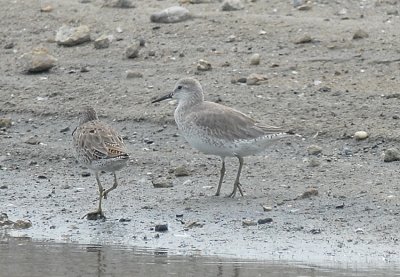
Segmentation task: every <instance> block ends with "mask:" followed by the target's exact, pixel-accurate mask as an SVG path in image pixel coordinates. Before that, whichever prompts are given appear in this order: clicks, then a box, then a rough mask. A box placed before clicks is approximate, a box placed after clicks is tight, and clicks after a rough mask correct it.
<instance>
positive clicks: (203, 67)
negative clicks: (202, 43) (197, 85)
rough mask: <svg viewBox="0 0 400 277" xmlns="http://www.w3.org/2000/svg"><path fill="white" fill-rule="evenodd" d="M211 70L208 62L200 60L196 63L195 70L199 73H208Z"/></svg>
mask: <svg viewBox="0 0 400 277" xmlns="http://www.w3.org/2000/svg"><path fill="white" fill-rule="evenodd" d="M211 69H212V67H211V63H209V62H208V61H206V60H202V59H201V60H199V61H198V62H197V70H199V71H208V70H211Z"/></svg>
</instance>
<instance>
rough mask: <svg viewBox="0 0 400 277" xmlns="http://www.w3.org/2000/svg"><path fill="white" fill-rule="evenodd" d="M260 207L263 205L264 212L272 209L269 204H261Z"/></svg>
mask: <svg viewBox="0 0 400 277" xmlns="http://www.w3.org/2000/svg"><path fill="white" fill-rule="evenodd" d="M262 207H263V211H264V212H270V211H272V207H270V206H266V205H263V206H262Z"/></svg>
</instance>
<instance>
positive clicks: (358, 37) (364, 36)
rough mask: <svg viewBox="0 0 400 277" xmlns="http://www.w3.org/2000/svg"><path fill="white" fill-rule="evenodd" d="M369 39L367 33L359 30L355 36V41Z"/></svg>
mask: <svg viewBox="0 0 400 277" xmlns="http://www.w3.org/2000/svg"><path fill="white" fill-rule="evenodd" d="M367 37H369V35H368V34H367V32H365V31H363V30H361V29H358V30H357V31H356V32H355V33H354V35H353V39H363V38H367Z"/></svg>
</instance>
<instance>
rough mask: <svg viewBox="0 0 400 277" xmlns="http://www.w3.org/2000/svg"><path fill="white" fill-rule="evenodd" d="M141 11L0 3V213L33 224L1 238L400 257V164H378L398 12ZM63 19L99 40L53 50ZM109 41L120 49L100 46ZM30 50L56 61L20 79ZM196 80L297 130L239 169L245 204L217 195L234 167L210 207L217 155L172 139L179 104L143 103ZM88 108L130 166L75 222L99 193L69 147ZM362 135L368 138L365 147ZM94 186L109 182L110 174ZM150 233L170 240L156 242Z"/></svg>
mask: <svg viewBox="0 0 400 277" xmlns="http://www.w3.org/2000/svg"><path fill="white" fill-rule="evenodd" d="M191 2H204V3H199V4H193V3H191ZM134 5H135V7H133V8H116V7H108V6H106V5H104V2H103V1H99V0H92V1H72V0H71V1H22V0H21V1H3V3H2V8H1V10H0V16H1V18H2V24H1V26H0V34H1V36H0V57H1V59H0V72H1V74H0V97H1V101H0V117H1V118H8V119H11V121H12V125H11V126H8V125H7V124H5V125H4V126H3V127H1V131H0V149H1V151H0V168H1V170H0V178H1V184H0V188H1V189H0V212H2V213H6V214H7V215H8V218H9V219H10V220H12V221H16V220H25V221H28V220H29V221H30V222H31V224H32V226H31V227H30V228H27V229H18V230H17V229H14V228H5V227H4V226H3V227H1V228H2V229H3V230H5V232H6V233H7V235H8V236H28V237H31V238H33V239H35V240H52V241H56V242H72V243H81V244H85V243H100V244H116V245H128V246H140V247H143V246H144V247H151V248H166V249H170V251H172V252H174V253H178V254H193V253H197V254H202V255H220V256H224V257H237V258H249V259H260V260H264V259H265V260H271V259H272V260H275V259H284V260H302V261H304V260H305V261H315V262H318V261H337V262H345V263H352V262H354V263H373V264H382V263H388V262H389V263H399V262H400V253H399V238H400V236H399V231H398V230H399V229H400V220H399V218H400V215H399V212H400V200H399V197H400V190H399V189H400V186H399V180H398V179H399V177H398V176H399V163H398V162H396V161H394V162H384V160H383V155H384V153H385V151H387V150H388V149H390V148H396V147H398V144H399V135H400V133H399V128H398V127H399V122H400V121H399V118H400V111H399V108H398V106H399V99H400V94H399V74H398V72H399V66H400V59H399V49H398V47H397V46H398V42H399V32H398V26H399V24H400V18H399V16H398V10H399V9H400V6H399V5H400V4H399V2H398V1H390V0H377V1H336V2H335V1H313V2H312V3H306V4H305V7H302V8H300V9H299V8H295V7H293V4H292V3H291V2H290V1H280V0H273V1H261V0H258V1H243V7H244V8H243V9H240V10H236V11H222V10H221V2H219V1H183V3H182V6H183V7H185V8H186V9H188V10H189V11H190V13H191V14H192V17H191V18H189V19H185V20H184V21H182V22H177V23H168V24H166V23H154V22H151V21H150V17H151V15H152V14H153V13H155V12H159V11H161V10H163V9H166V8H169V7H172V6H176V5H177V2H176V1H169V0H165V1H156V0H141V1H135V2H134ZM45 7H50V8H46V9H44V8H45ZM41 9H42V10H43V11H41ZM63 25H66V26H69V27H78V26H80V25H86V26H88V28H89V32H90V37H91V40H90V41H88V42H85V43H82V44H78V45H75V46H69V47H67V46H60V45H59V44H58V43H57V42H56V39H55V38H56V33H57V31H58V30H59V29H60V28H61V27H62V26H63ZM102 35H106V36H112V39H110V42H109V45H108V46H107V47H105V48H103V49H97V48H95V47H94V42H93V41H94V40H96V39H97V38H99V37H100V36H102ZM136 44H141V46H140V47H139V48H138V49H137V53H136V56H135V57H134V58H132V57H131V58H127V53H126V49H127V48H128V47H130V46H132V45H136ZM38 47H40V48H46V49H47V50H46V52H47V53H49V54H51V55H52V56H53V57H55V58H56V59H57V61H56V62H55V66H54V67H52V68H51V69H50V70H49V71H46V72H41V73H35V74H27V73H26V72H24V69H23V66H21V60H22V58H21V56H22V55H23V54H24V53H28V52H31V51H32V50H33V49H35V48H38ZM254 54H259V58H260V61H259V64H257V62H254V59H257V58H256V57H254ZM200 60H204V61H200ZM252 61H253V62H252ZM209 65H211V68H210V67H209ZM252 74H253V75H252ZM254 74H256V75H254ZM188 76H191V77H193V76H194V77H195V78H196V79H198V80H199V81H200V82H201V84H202V85H203V88H204V90H205V98H206V100H209V101H215V102H218V103H221V104H223V105H227V106H230V107H233V108H236V109H238V110H241V111H243V112H245V113H246V114H248V115H250V116H251V117H253V118H254V119H256V120H259V121H260V122H263V123H265V124H267V125H275V126H283V127H286V128H287V129H288V130H294V131H295V132H296V133H298V134H301V136H302V137H301V138H298V137H296V138H293V139H285V140H282V141H279V142H276V143H273V144H271V146H270V147H269V148H268V149H267V150H266V152H265V153H263V154H261V155H258V156H254V157H247V158H246V159H245V165H244V168H243V171H242V176H241V182H242V188H243V190H244V193H245V196H244V197H236V198H235V199H231V198H227V197H224V195H228V194H229V193H230V192H231V190H232V188H233V182H234V178H235V174H236V169H237V160H236V159H227V164H226V168H227V172H226V176H225V182H224V184H223V186H222V191H221V193H222V196H219V197H217V196H214V194H215V191H216V188H217V185H218V176H219V168H220V160H219V158H218V157H213V156H205V155H203V154H202V153H200V152H197V151H196V150H194V149H192V148H191V147H190V146H189V145H188V143H187V142H185V140H184V139H183V137H181V136H180V135H179V133H178V130H177V128H176V126H175V123H174V120H173V111H174V109H175V105H174V103H173V102H172V103H168V102H166V103H160V104H151V101H152V100H154V99H155V98H156V97H158V96H161V95H163V94H165V93H167V92H169V91H171V90H172V89H173V86H174V84H175V82H176V80H178V79H180V78H182V77H188ZM83 105H91V106H93V107H94V108H96V110H97V112H98V114H99V116H100V118H101V119H102V120H103V121H105V122H107V123H109V124H111V125H112V126H113V127H114V128H115V129H117V130H118V131H119V132H120V133H121V134H122V135H123V137H124V139H125V142H126V144H127V147H128V149H129V151H130V155H131V160H130V162H129V165H128V167H127V168H125V169H123V170H121V171H120V172H119V173H118V177H119V182H120V186H119V187H118V188H117V189H116V190H114V191H113V192H112V193H110V195H109V196H108V199H106V200H104V202H103V209H104V213H105V216H106V217H107V220H106V221H87V220H86V219H81V217H82V216H83V215H85V214H86V213H87V212H88V211H90V210H93V209H94V208H95V206H96V203H97V197H98V195H97V184H96V180H95V178H94V175H93V174H90V172H89V171H88V170H87V169H85V168H82V167H80V166H79V165H78V164H77V163H76V159H75V157H74V153H73V150H72V136H71V133H72V131H73V130H74V128H75V127H76V126H77V124H78V112H79V110H80V109H81V107H82V106H83ZM358 131H364V132H366V133H367V135H368V137H367V138H365V134H362V135H361V137H360V139H356V137H357V136H355V133H356V132H358ZM363 135H364V137H363ZM101 178H102V182H103V183H104V184H105V185H106V184H109V186H111V185H112V180H113V179H112V176H111V174H107V173H104V174H102V176H101ZM158 224H167V225H168V231H166V232H156V231H155V226H156V225H158Z"/></svg>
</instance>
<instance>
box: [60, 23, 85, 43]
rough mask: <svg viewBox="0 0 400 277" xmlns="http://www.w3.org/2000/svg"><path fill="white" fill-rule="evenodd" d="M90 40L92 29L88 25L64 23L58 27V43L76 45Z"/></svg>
mask: <svg viewBox="0 0 400 277" xmlns="http://www.w3.org/2000/svg"><path fill="white" fill-rule="evenodd" d="M89 40H90V29H89V27H88V26H86V25H81V26H79V27H69V26H67V25H63V26H62V27H61V28H60V29H58V31H57V34H56V38H55V41H56V42H57V44H58V45H63V46H74V45H78V44H81V43H84V42H87V41H89Z"/></svg>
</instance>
